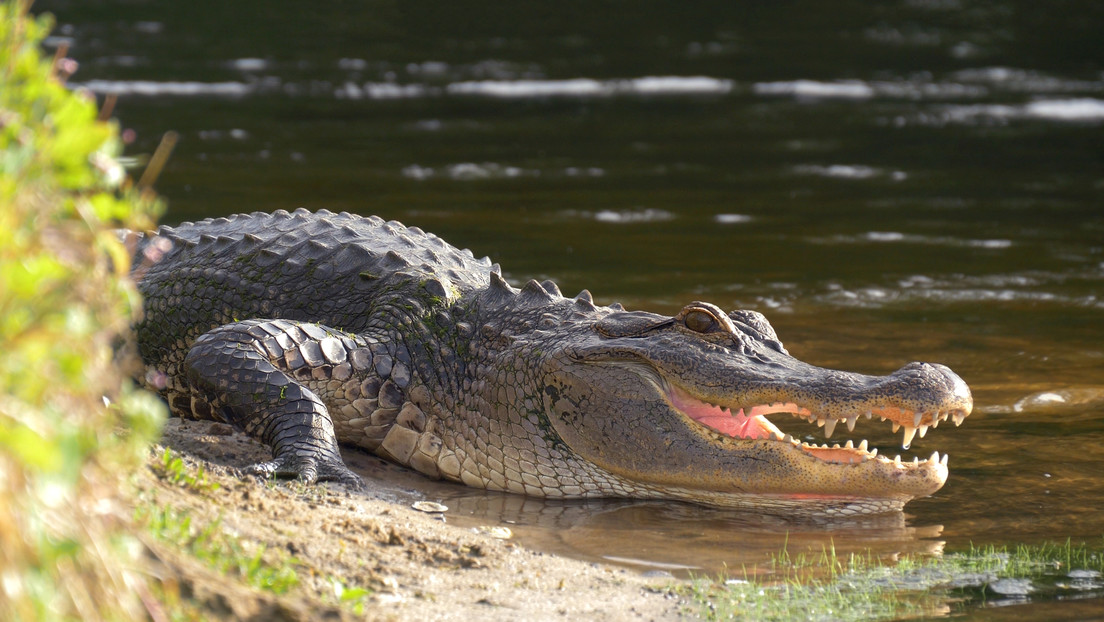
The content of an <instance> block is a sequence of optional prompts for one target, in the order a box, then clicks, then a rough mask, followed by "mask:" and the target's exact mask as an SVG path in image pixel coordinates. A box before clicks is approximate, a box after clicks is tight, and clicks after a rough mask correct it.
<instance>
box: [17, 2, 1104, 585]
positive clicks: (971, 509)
mask: <svg viewBox="0 0 1104 622" xmlns="http://www.w3.org/2000/svg"><path fill="white" fill-rule="evenodd" d="M476 6H477V5H475V4H473V3H465V2H452V3H425V2H406V3H403V4H402V5H401V6H399V7H396V6H395V5H392V4H388V3H381V2H360V3H336V4H334V5H332V6H317V7H311V8H310V9H309V10H305V9H303V7H302V5H301V4H300V3H291V2H266V3H261V2H255V1H239V2H235V3H216V2H195V3H156V4H140V3H137V4H136V3H131V2H122V1H112V0H98V1H95V2H90V1H86V0H84V1H81V2H75V1H63V0H56V1H43V0H40V1H39V2H38V3H37V4H36V5H35V8H36V9H37V10H52V11H54V12H56V13H57V15H58V20H59V25H60V27H59V28H58V30H57V33H56V36H55V37H54V39H53V42H54V43H55V44H57V43H67V44H69V45H71V55H72V56H74V57H75V58H76V59H77V60H78V61H80V63H81V70H80V72H79V73H78V74H77V76H76V78H75V79H79V81H80V84H81V85H83V86H84V87H86V88H88V89H91V90H92V91H93V92H95V93H97V94H98V95H100V96H104V95H107V94H114V95H117V96H118V105H117V107H116V113H117V115H118V116H119V117H120V118H121V119H122V120H123V122H124V123H125V124H126V127H128V128H132V129H133V130H134V131H135V134H136V142H135V145H134V146H133V150H134V151H139V152H141V151H146V152H148V151H150V150H152V148H153V147H154V146H155V145H156V143H157V141H158V139H159V137H160V135H161V133H163V132H165V131H166V130H175V131H177V132H179V133H180V135H181V141H180V144H179V147H178V149H177V151H176V153H175V155H174V157H173V159H172V161H171V163H170V165H169V167H168V169H167V170H166V171H165V173H164V175H163V176H162V179H161V180H160V182H159V184H158V185H159V188H160V189H161V191H162V192H163V193H164V194H165V195H166V196H167V197H168V199H169V203H170V212H169V214H168V216H167V220H169V221H180V220H187V219H198V218H202V217H206V216H213V215H220V214H226V213H231V212H237V211H249V210H255V209H264V210H270V209H277V208H286V209H293V208H295V207H299V206H309V207H312V208H316V209H317V208H328V209H331V210H335V211H337V210H350V211H356V212H360V213H376V214H380V215H382V216H384V217H387V218H395V219H398V220H401V221H403V222H405V223H408V224H412V225H418V226H420V227H422V228H424V229H427V230H430V231H434V232H435V233H438V234H439V235H441V236H442V237H444V238H445V239H447V240H449V241H451V242H453V243H454V244H456V245H458V246H461V247H470V248H472V249H473V250H474V251H475V252H476V253H478V254H488V255H491V256H492V257H494V259H495V260H496V261H499V262H501V263H502V265H503V266H504V267H505V269H506V272H507V276H508V277H509V278H510V279H512V280H513V281H514V282H515V283H517V282H520V281H523V280H524V279H528V278H531V277H536V278H553V279H555V280H557V281H558V282H560V284H561V287H563V289H564V290H565V291H568V290H571V291H575V290H578V289H581V288H583V287H586V288H589V289H590V290H591V291H592V292H594V294H595V296H596V297H597V298H598V299H599V301H600V302H607V303H608V302H612V301H614V300H619V301H622V302H624V303H625V304H626V305H627V306H631V307H635V308H647V309H650V310H654V311H665V312H670V311H674V310H676V309H678V308H679V307H681V306H682V305H683V304H684V303H685V302H687V301H690V300H694V299H707V300H711V301H714V302H716V303H718V304H720V305H722V306H724V307H729V308H731V307H738V306H739V307H751V308H755V309H758V310H761V311H763V312H765V313H767V315H768V316H769V317H770V318H771V319H772V321H773V322H774V324H775V326H776V328H777V329H778V332H779V334H780V335H781V336H782V338H783V340H784V341H785V342H786V344H787V346H788V347H789V349H790V350H791V352H792V353H794V354H795V355H797V356H799V357H801V358H803V359H805V360H808V361H810V362H814V363H817V364H820V365H824V366H831V367H840V368H847V369H853V370H857V371H864V372H875V373H886V372H888V371H891V370H893V369H896V368H898V367H899V366H901V365H902V364H904V363H906V362H908V361H911V360H931V361H939V362H944V363H947V364H948V365H950V366H951V367H952V368H954V369H955V370H956V371H958V372H959V373H960V374H961V375H962V376H963V377H964V378H965V379H966V380H967V381H968V382H969V383H970V384H971V386H972V387H973V389H974V393H975V397H976V401H977V410H976V412H975V414H974V415H973V416H972V417H971V418H970V419H969V420H968V422H967V424H966V425H964V426H963V427H961V428H957V429H956V428H953V427H951V428H950V429H947V428H945V427H944V428H940V429H938V430H934V431H932V432H931V433H930V434H929V435H928V437H927V438H925V439H922V440H918V441H917V442H916V443H914V449H915V451H916V453H917V454H918V455H922V456H923V455H927V454H930V452H931V451H932V450H933V449H939V451H940V452H941V453H942V452H944V451H946V452H947V453H949V454H950V456H951V462H950V468H951V480H950V482H949V483H948V485H947V486H946V488H945V489H944V490H942V491H941V492H939V493H938V494H937V495H936V496H935V497H932V498H930V499H924V500H921V501H918V502H916V503H914V504H912V505H910V506H909V508H908V509H909V512H908V516H907V518H906V517H897V518H896V519H892V520H890V521H888V522H886V521H882V522H876V521H875V522H873V523H859V524H855V523H853V524H849V525H821V526H815V525H814V526H808V525H804V526H795V525H788V524H779V523H776V522H772V521H770V520H766V519H759V518H756V517H746V516H732V515H730V514H725V513H718V512H713V511H705V510H702V509H700V508H690V507H686V506H679V505H669V504H668V505H663V504H658V505H657V504H643V505H634V504H623V503H598V504H594V503H591V504H545V503H541V502H538V501H533V500H523V499H520V498H514V497H505V496H501V495H487V494H483V493H475V492H472V491H466V490H462V489H455V488H449V487H438V486H436V485H429V484H425V486H426V488H423V489H422V490H424V491H429V494H433V495H437V496H440V497H442V498H446V499H450V500H451V501H450V504H451V505H453V506H454V508H455V509H456V510H457V512H456V514H457V517H458V520H470V521H476V522H478V521H484V522H492V523H493V522H498V521H500V520H508V521H512V523H511V524H513V525H514V526H515V527H516V529H515V530H516V531H517V532H518V533H519V534H522V536H523V537H527V538H531V541H532V542H538V543H541V545H542V546H547V547H549V548H553V549H555V550H561V551H567V552H570V553H572V554H575V555H579V556H583V557H587V558H591V559H606V560H610V561H616V562H619V563H628V564H632V565H637V566H640V567H643V568H647V567H654V568H665V569H667V568H669V569H679V568H684V567H692V568H697V569H705V570H710V571H712V570H717V569H719V568H721V567H722V566H724V565H726V564H727V565H728V567H736V566H738V565H740V564H742V563H745V562H748V561H757V560H761V559H763V558H764V556H765V555H766V554H767V553H769V552H774V551H776V550H778V548H780V547H781V546H782V545H783V544H784V543H786V542H789V544H790V545H791V546H794V545H800V546H806V545H807V546H809V547H811V548H814V549H817V550H819V548H820V547H821V546H823V545H824V544H825V543H827V542H828V541H829V540H831V541H832V542H834V544H835V545H836V546H837V547H840V548H850V549H866V548H871V549H873V550H875V551H877V552H879V553H884V554H889V553H892V552H895V551H901V550H909V551H914V550H922V551H935V550H938V549H940V548H941V547H943V546H944V545H945V544H946V545H950V546H961V545H964V544H965V543H967V542H974V543H997V544H1005V543H1017V542H1023V541H1035V540H1064V539H1065V538H1067V537H1068V538H1073V539H1074V540H1075V541H1078V540H1086V539H1088V540H1093V541H1096V542H1098V541H1099V538H1100V536H1101V534H1104V513H1102V512H1101V511H1100V510H1101V508H1102V507H1104V479H1102V478H1101V473H1104V37H1101V36H1100V34H1099V33H1100V29H1101V27H1102V26H1104V10H1102V8H1101V7H1102V6H1104V5H1101V4H1100V3H1097V2H1090V1H1081V2H1062V3H1033V2H1014V1H1010V0H1005V1H997V2H987V3H975V2H967V1H965V0H961V1H960V0H906V1H904V2H898V3H831V5H824V4H823V3H815V2H790V3H712V2H706V3H700V4H696V5H695V6H694V7H693V8H692V9H691V8H686V7H685V6H684V5H675V4H673V3H672V4H666V3H657V2H643V3H635V4H633V5H632V6H631V8H630V7H628V6H626V5H619V4H598V3H555V4H546V3H533V2H520V3H511V4H509V5H504V6H501V7H497V9H496V10H494V11H492V12H488V11H487V10H486V9H485V8H476ZM480 6H481V5H480ZM857 433H858V434H862V435H865V436H867V437H868V438H870V439H871V440H872V441H873V442H874V443H875V444H876V445H878V446H880V447H882V448H883V451H882V453H883V454H885V453H890V454H891V455H892V454H893V453H896V452H897V450H896V449H894V446H895V440H897V441H898V442H899V439H894V438H893V437H892V436H891V435H890V434H889V433H888V430H885V431H881V430H878V429H876V428H874V427H873V426H868V427H865V428H864V427H863V424H861V423H860V429H859V430H857ZM901 453H902V454H903V455H904V456H905V457H911V456H912V455H913V454H912V453H911V452H901ZM465 517H466V518H465Z"/></svg>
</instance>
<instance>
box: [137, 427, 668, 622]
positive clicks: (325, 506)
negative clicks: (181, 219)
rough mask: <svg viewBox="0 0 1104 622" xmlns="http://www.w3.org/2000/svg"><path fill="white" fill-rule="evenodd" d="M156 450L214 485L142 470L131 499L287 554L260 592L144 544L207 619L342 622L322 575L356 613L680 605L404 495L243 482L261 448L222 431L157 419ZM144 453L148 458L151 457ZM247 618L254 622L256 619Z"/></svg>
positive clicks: (619, 571)
mask: <svg viewBox="0 0 1104 622" xmlns="http://www.w3.org/2000/svg"><path fill="white" fill-rule="evenodd" d="M163 443H164V446H167V447H170V448H171V449H172V450H173V451H174V452H177V453H178V454H180V455H181V456H182V457H183V458H184V460H185V463H186V464H188V465H189V466H191V467H195V466H199V465H202V466H203V467H204V470H205V471H206V473H207V476H206V477H207V480H209V481H211V482H215V483H217V484H219V487H218V489H217V490H207V491H203V490H196V489H194V488H193V487H188V486H181V485H178V484H173V483H172V482H171V481H168V480H167V479H166V478H164V477H158V476H157V475H156V473H155V469H153V468H151V469H148V470H147V471H146V472H144V473H143V474H141V475H140V477H139V478H138V486H139V495H140V498H141V499H142V503H147V504H154V505H156V506H161V507H171V508H173V509H175V510H178V511H186V512H188V514H189V515H190V516H192V517H194V519H195V520H196V521H197V522H200V523H203V522H206V523H211V522H215V521H218V524H219V525H220V528H221V529H223V530H226V531H227V532H228V533H233V534H235V535H236V536H237V537H239V538H241V539H242V540H243V541H248V542H252V543H256V544H261V545H263V546H264V547H265V548H266V549H267V550H269V551H273V552H278V553H281V554H283V553H284V552H286V553H287V555H288V556H290V557H293V558H294V559H295V568H296V574H297V576H298V578H299V584H298V586H297V587H295V588H294V589H293V590H292V591H291V593H289V594H287V595H284V596H275V595H270V594H268V593H265V592H261V591H259V590H255V589H252V588H249V587H247V586H245V585H235V582H234V581H229V580H227V579H226V578H225V577H223V576H221V575H219V574H217V573H214V572H212V571H210V570H209V569H207V568H205V567H203V566H201V565H200V564H198V562H196V561H195V560H193V559H191V558H190V557H188V556H187V555H185V554H181V553H179V552H177V551H173V550H170V549H169V547H165V546H163V545H159V544H157V543H155V542H154V543H151V545H150V546H151V550H152V552H153V554H154V556H155V557H156V558H158V560H160V562H161V563H162V564H163V566H164V572H166V573H170V574H171V573H175V576H176V580H178V581H179V582H180V583H181V584H182V588H181V594H182V595H184V596H185V597H187V598H190V599H191V600H193V601H194V602H196V603H198V604H199V606H201V607H202V608H203V609H204V611H205V613H207V614H209V615H210V616H211V617H217V618H221V619H242V618H251V617H257V616H260V617H264V618H266V619H285V620H307V619H353V617H359V616H352V614H351V613H350V612H349V611H347V608H345V609H343V608H342V606H341V605H340V603H339V601H338V599H337V598H336V597H335V595H334V581H335V580H338V581H340V582H341V583H342V584H343V585H345V586H347V587H354V586H355V587H360V588H365V589H368V590H370V591H371V594H370V595H369V596H367V597H366V598H365V599H364V601H363V604H364V610H365V611H364V612H365V614H367V617H368V618H369V619H391V618H393V619H433V620H470V619H483V620H518V619H528V620H551V619H565V618H566V619H576V618H579V617H580V616H586V617H587V618H590V619H596V618H599V617H600V618H603V619H608V620H653V619H671V618H674V617H678V616H679V615H680V611H681V610H683V607H684V605H683V604H682V603H680V602H679V600H678V599H677V598H675V597H673V596H672V595H671V593H670V592H669V590H668V589H667V587H668V586H669V585H671V584H672V583H673V580H672V579H670V578H658V579H656V578H652V579H649V578H645V577H642V576H640V575H639V574H637V573H634V572H632V571H630V570H626V569H623V568H616V567H612V566H606V565H602V564H594V563H588V562H583V561H578V560H574V559H568V558H564V557H559V556H556V555H550V554H546V553H542V552H540V551H535V550H530V549H527V548H525V547H523V546H520V545H518V544H516V543H515V542H511V541H510V540H503V539H501V538H500V537H495V536H496V535H498V536H501V535H502V533H501V532H500V531H499V532H495V531H493V530H492V531H488V530H482V531H479V530H475V529H472V528H470V527H460V526H456V525H452V524H448V523H446V522H444V521H443V520H442V517H441V516H440V515H439V514H433V513H425V512H420V511H417V510H414V509H412V508H411V507H410V506H411V503H410V498H411V495H412V494H413V491H411V492H407V491H404V490H401V489H399V490H396V489H394V488H391V487H388V486H384V485H380V484H379V483H378V482H371V481H369V482H368V484H369V486H368V488H367V489H366V490H365V491H355V492H352V491H349V490H346V489H345V488H344V487H342V486H340V485H334V484H324V485H319V486H304V485H301V484H298V483H295V482H288V483H279V484H272V483H267V484H265V483H256V482H254V481H251V480H243V479H240V478H239V477H238V469H240V468H243V467H245V466H248V465H249V464H252V463H254V462H258V461H261V460H264V459H268V457H269V455H270V454H269V451H268V449H267V448H265V447H263V446H261V445H260V444H258V443H256V442H254V441H252V440H250V439H249V438H247V437H245V436H244V435H242V434H240V433H238V432H236V431H235V430H233V429H232V428H230V427H228V426H225V425H221V424H212V423H206V422H188V421H181V420H179V419H171V420H170V421H169V422H168V423H167V424H166V427H165V432H164V438H163ZM163 451H164V448H163V447H162V446H157V447H154V448H153V449H152V450H151V463H155V462H156V461H158V460H159V459H160V456H161V455H162V454H163ZM258 619H259V618H258Z"/></svg>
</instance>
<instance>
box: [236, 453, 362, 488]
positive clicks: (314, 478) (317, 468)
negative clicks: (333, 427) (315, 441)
mask: <svg viewBox="0 0 1104 622" xmlns="http://www.w3.org/2000/svg"><path fill="white" fill-rule="evenodd" d="M246 473H248V474H251V475H255V476H257V477H261V478H263V479H266V480H267V479H272V478H284V477H288V478H294V479H297V480H299V481H301V482H303V483H306V484H314V483H317V482H338V483H340V484H343V485H345V486H346V487H348V488H351V489H353V490H359V489H361V488H363V487H364V481H363V480H362V479H361V478H360V476H359V475H357V474H356V473H353V472H352V471H351V470H349V467H347V466H345V464H344V463H343V462H341V459H340V458H339V459H338V460H336V461H334V460H319V459H317V458H316V457H314V456H297V455H295V454H289V455H284V456H280V457H278V458H275V459H273V460H270V461H269V462H260V463H258V464H254V465H253V466H251V467H249V468H248V469H246Z"/></svg>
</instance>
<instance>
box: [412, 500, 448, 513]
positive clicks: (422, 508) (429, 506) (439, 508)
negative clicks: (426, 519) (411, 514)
mask: <svg viewBox="0 0 1104 622" xmlns="http://www.w3.org/2000/svg"><path fill="white" fill-rule="evenodd" d="M410 507H412V508H414V509H415V510H418V511H419V512H429V513H431V514H432V513H436V512H447V511H448V506H447V505H442V504H440V503H436V502H434V501H415V502H414V503H412V504H411V505H410Z"/></svg>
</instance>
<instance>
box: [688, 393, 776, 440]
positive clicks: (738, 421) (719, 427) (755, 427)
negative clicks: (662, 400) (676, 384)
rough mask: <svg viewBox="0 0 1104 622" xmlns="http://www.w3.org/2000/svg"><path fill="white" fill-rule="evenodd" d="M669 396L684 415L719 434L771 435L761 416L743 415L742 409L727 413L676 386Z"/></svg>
mask: <svg viewBox="0 0 1104 622" xmlns="http://www.w3.org/2000/svg"><path fill="white" fill-rule="evenodd" d="M670 397H671V402H672V403H673V404H674V405H675V408H678V409H679V410H681V411H682V412H683V413H685V414H686V416H688V417H690V418H691V419H693V420H694V421H697V422H698V423H700V424H702V425H705V426H708V427H710V428H713V429H714V430H716V431H718V432H720V433H721V434H727V435H728V436H732V437H734V438H769V437H771V436H772V434H771V427H772V426H771V425H770V424H769V423H767V421H766V419H764V418H763V417H760V416H752V417H745V416H744V411H743V410H742V409H738V410H737V411H736V412H734V413H732V414H729V413H728V411H725V410H722V409H721V408H718V407H717V406H711V405H709V404H706V403H705V402H701V401H699V400H696V399H694V398H692V397H690V396H689V395H687V394H686V393H685V392H683V391H681V390H679V389H677V388H676V389H675V390H674V391H673V392H672V393H671V396H670ZM753 412H754V410H753Z"/></svg>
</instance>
